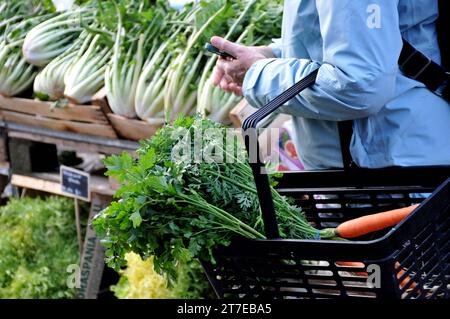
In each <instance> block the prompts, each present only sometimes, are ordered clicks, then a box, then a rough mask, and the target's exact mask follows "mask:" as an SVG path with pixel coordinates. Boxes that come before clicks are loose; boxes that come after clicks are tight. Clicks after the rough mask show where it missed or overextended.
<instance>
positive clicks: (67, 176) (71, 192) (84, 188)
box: [60, 165, 91, 202]
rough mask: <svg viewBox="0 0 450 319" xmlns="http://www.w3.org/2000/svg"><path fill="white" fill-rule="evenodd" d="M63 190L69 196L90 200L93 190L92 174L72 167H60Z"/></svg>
mask: <svg viewBox="0 0 450 319" xmlns="http://www.w3.org/2000/svg"><path fill="white" fill-rule="evenodd" d="M60 178H61V191H62V192H63V193H64V194H66V195H67V196H70V197H74V198H78V199H81V200H85V201H87V202H89V201H90V200H91V192H90V188H89V180H90V175H89V174H88V173H86V172H83V171H80V170H78V169H74V168H72V167H67V166H62V165H61V167H60Z"/></svg>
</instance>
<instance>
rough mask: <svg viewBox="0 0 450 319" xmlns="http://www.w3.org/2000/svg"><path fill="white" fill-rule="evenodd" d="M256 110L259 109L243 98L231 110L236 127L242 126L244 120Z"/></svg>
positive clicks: (231, 117)
mask: <svg viewBox="0 0 450 319" xmlns="http://www.w3.org/2000/svg"><path fill="white" fill-rule="evenodd" d="M256 111H257V109H255V108H254V107H253V106H251V105H250V104H248V102H247V100H246V99H243V100H242V101H240V102H239V103H238V104H237V105H236V106H235V107H234V108H233V109H232V110H231V111H230V119H231V122H232V123H233V126H234V127H235V128H242V123H244V120H245V119H246V118H247V117H249V116H250V115H252V114H253V113H255V112H256Z"/></svg>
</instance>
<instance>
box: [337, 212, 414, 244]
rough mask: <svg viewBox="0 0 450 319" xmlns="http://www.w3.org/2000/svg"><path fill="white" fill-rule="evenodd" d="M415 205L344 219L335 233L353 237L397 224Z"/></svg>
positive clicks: (344, 236) (342, 236)
mask: <svg viewBox="0 0 450 319" xmlns="http://www.w3.org/2000/svg"><path fill="white" fill-rule="evenodd" d="M417 206H419V205H413V206H409V207H404V208H399V209H394V210H389V211H386V212H382V213H378V214H372V215H367V216H363V217H359V218H355V219H352V220H349V221H346V222H344V223H342V224H340V225H339V226H338V227H337V228H336V229H335V232H336V235H337V236H339V237H341V238H355V237H360V236H363V235H367V234H369V233H372V232H375V231H377V230H381V229H384V228H387V227H391V226H394V225H397V224H398V223H399V222H401V221H402V220H403V218H405V217H406V216H408V215H409V214H410V213H411V212H412V211H413V210H414V209H415V208H416V207H417Z"/></svg>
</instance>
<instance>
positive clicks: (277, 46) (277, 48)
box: [269, 39, 281, 58]
mask: <svg viewBox="0 0 450 319" xmlns="http://www.w3.org/2000/svg"><path fill="white" fill-rule="evenodd" d="M269 48H271V49H272V52H273V55H274V56H275V57H277V58H281V39H274V40H273V42H272V43H271V44H269Z"/></svg>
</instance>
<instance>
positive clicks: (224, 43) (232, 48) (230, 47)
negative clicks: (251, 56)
mask: <svg viewBox="0 0 450 319" xmlns="http://www.w3.org/2000/svg"><path fill="white" fill-rule="evenodd" d="M211 44H212V45H213V46H215V47H216V48H218V49H219V50H222V51H225V52H227V53H229V54H231V55H232V56H234V57H239V55H240V53H241V50H242V46H241V45H239V44H236V43H233V42H230V41H228V40H225V39H224V38H221V37H218V36H214V37H212V38H211Z"/></svg>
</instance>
